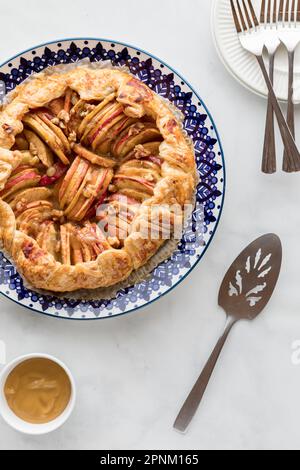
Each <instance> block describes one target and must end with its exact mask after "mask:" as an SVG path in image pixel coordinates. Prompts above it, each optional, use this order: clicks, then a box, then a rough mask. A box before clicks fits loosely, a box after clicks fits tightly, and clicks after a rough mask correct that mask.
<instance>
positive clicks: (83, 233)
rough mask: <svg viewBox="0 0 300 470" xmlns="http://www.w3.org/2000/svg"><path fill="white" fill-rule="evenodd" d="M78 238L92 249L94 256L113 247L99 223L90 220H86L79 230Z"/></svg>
mask: <svg viewBox="0 0 300 470" xmlns="http://www.w3.org/2000/svg"><path fill="white" fill-rule="evenodd" d="M78 239H79V240H80V241H81V243H82V244H84V245H85V246H88V247H89V248H90V250H92V257H93V258H95V257H97V256H98V255H99V254H101V253H103V252H104V251H105V250H109V249H110V248H111V247H110V245H109V243H108V242H107V240H106V238H105V236H104V234H103V233H102V231H101V230H100V228H99V227H98V226H97V224H91V223H90V222H86V223H85V224H84V226H83V227H82V228H81V230H80V231H79V232H78ZM84 256H85V255H84Z"/></svg>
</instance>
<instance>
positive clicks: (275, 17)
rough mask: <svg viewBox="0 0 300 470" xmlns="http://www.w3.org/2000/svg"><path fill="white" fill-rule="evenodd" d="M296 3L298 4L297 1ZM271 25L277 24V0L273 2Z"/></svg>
mask: <svg viewBox="0 0 300 470" xmlns="http://www.w3.org/2000/svg"><path fill="white" fill-rule="evenodd" d="M298 2H300V0H298ZM273 23H274V24H276V23H277V0H274V2H273Z"/></svg>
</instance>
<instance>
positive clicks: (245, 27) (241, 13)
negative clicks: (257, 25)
mask: <svg viewBox="0 0 300 470" xmlns="http://www.w3.org/2000/svg"><path fill="white" fill-rule="evenodd" d="M236 4H237V7H238V11H239V15H240V20H241V22H242V28H243V30H244V31H247V29H248V28H247V25H246V23H245V20H244V15H243V12H242V9H241V5H240V2H239V0H236ZM249 28H252V25H251V26H249Z"/></svg>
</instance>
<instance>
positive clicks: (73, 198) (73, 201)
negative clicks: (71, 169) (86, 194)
mask: <svg viewBox="0 0 300 470" xmlns="http://www.w3.org/2000/svg"><path fill="white" fill-rule="evenodd" d="M83 162H84V163H85V164H86V165H87V167H88V168H87V171H86V173H85V176H84V178H82V177H80V180H79V179H78V180H77V181H76V190H75V187H74V186H73V184H74V183H73V181H74V180H75V177H73V178H72V180H71V182H70V186H71V191H68V198H67V201H66V202H67V207H66V209H65V215H66V216H67V217H68V218H69V219H71V218H72V215H74V214H73V209H74V207H75V206H76V205H77V203H78V200H79V199H80V198H81V197H83V196H82V193H83V191H84V190H85V188H86V186H87V185H88V184H89V182H90V181H91V178H92V174H93V168H92V166H91V165H89V164H88V163H87V162H85V161H84V160H83ZM80 164H81V163H80ZM76 175H77V173H76ZM81 201H82V199H81Z"/></svg>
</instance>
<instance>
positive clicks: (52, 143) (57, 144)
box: [23, 114, 69, 165]
mask: <svg viewBox="0 0 300 470" xmlns="http://www.w3.org/2000/svg"><path fill="white" fill-rule="evenodd" d="M23 122H24V123H25V124H26V125H27V126H28V127H30V129H32V130H33V131H34V132H35V133H36V134H38V136H39V137H40V138H41V139H42V140H43V141H44V142H45V143H46V144H47V145H49V147H50V148H51V150H53V152H54V153H55V154H56V155H57V156H58V158H59V159H60V160H61V161H62V162H63V163H64V164H65V165H68V164H69V159H68V157H67V156H66V155H65V152H64V150H65V149H64V145H63V143H62V142H61V141H60V140H59V138H58V137H57V135H56V134H55V133H54V132H53V131H52V129H50V127H48V126H47V125H46V124H45V123H44V122H43V121H42V119H40V118H39V117H38V116H32V115H30V114H27V115H26V116H25V117H24V118H23Z"/></svg>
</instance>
